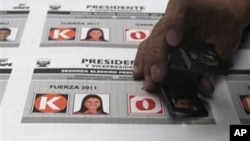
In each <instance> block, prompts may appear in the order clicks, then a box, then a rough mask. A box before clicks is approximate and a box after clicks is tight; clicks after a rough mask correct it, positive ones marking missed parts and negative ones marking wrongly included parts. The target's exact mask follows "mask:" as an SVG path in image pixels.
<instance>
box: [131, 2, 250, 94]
mask: <svg viewBox="0 0 250 141" xmlns="http://www.w3.org/2000/svg"><path fill="white" fill-rule="evenodd" d="M249 24H250V0H239V1H237V0H169V3H168V6H167V8H166V12H165V15H164V17H163V18H162V19H160V20H159V21H158V23H156V25H155V26H154V28H153V30H152V33H151V35H150V36H149V37H148V38H147V39H146V40H144V41H143V42H142V43H141V44H140V45H139V47H138V51H137V54H136V58H135V65H134V78H135V79H136V80H140V79H143V78H144V81H145V83H144V85H145V89H146V90H148V91H153V90H156V89H157V88H158V86H159V85H158V84H159V83H161V82H162V81H163V80H164V79H165V77H166V75H167V68H168V61H167V57H168V53H169V48H171V47H175V46H178V45H179V44H180V43H181V42H182V41H183V39H185V40H189V41H201V42H206V43H212V44H214V45H215V49H216V51H217V52H218V54H219V55H220V56H221V58H222V59H223V60H224V61H228V60H230V58H231V57H232V55H233V54H234V53H235V51H236V50H237V48H238V47H239V44H240V41H241V36H242V32H243V30H244V28H245V27H246V26H247V25H249ZM214 84H215V75H213V74H210V73H205V74H204V75H203V78H202V79H201V82H200V85H199V91H200V92H201V93H202V94H203V95H204V96H208V97H209V96H210V95H211V94H212V93H213V91H214V87H215V86H214Z"/></svg>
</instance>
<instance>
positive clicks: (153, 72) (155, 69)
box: [150, 65, 161, 81]
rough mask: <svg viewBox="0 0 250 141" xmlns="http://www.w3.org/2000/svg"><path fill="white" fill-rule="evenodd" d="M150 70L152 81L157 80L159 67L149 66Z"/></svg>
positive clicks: (158, 78) (159, 73) (159, 72)
mask: <svg viewBox="0 0 250 141" xmlns="http://www.w3.org/2000/svg"><path fill="white" fill-rule="evenodd" d="M150 72H151V77H152V79H153V80H154V81H159V80H160V75H161V71H160V69H159V67H158V66H156V65H153V66H152V67H151V68H150Z"/></svg>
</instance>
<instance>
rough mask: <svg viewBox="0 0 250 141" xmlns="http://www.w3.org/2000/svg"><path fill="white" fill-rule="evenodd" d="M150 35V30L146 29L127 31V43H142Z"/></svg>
mask: <svg viewBox="0 0 250 141" xmlns="http://www.w3.org/2000/svg"><path fill="white" fill-rule="evenodd" d="M149 35H150V32H149V30H146V29H125V37H126V41H136V42H141V41H143V40H145V39H146V38H147V37H148V36H149Z"/></svg>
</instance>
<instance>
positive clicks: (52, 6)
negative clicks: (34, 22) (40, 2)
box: [49, 4, 61, 10]
mask: <svg viewBox="0 0 250 141" xmlns="http://www.w3.org/2000/svg"><path fill="white" fill-rule="evenodd" d="M49 8H50V9H51V10H59V9H60V8H61V5H57V4H53V5H50V6H49Z"/></svg>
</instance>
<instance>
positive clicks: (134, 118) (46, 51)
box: [0, 0, 250, 141]
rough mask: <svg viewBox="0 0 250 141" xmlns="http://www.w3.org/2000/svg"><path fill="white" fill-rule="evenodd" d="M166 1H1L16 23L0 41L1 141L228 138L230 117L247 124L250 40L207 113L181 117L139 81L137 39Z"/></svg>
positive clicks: (5, 19)
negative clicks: (89, 107)
mask: <svg viewBox="0 0 250 141" xmlns="http://www.w3.org/2000/svg"><path fill="white" fill-rule="evenodd" d="M167 3H168V1H167V0H165V1H162V0H161V1H160V0H157V1H145V0H136V1H125V0H120V1H115V0H106V1H102V0H93V1H86V0H75V1H72V0H53V1H51V0H36V1H34V0H22V1H20V0H0V28H3V29H5V30H6V29H8V31H11V32H10V33H9V35H8V36H7V37H6V39H5V40H4V41H0V126H1V127H0V140H3V141H22V140H23V141H27V140H36V141H42V140H61V141H68V140H75V141H82V140H109V141H115V140H117V139H118V140H121V141H127V140H144V141H151V140H155V139H157V140H158V141H164V140H166V139H169V140H194V141H198V140H201V139H202V140H204V141H210V140H220V141H224V140H229V126H230V125H232V124H240V125H241V124H249V123H250V120H249V119H250V114H249V113H250V110H249V109H250V108H249V107H250V98H249V96H250V79H249V70H250V65H249V61H248V60H250V58H249V53H250V49H249V48H250V47H249V44H248V43H245V44H244V45H242V47H241V48H240V49H239V51H238V52H237V54H236V56H235V58H234V61H233V62H234V66H233V68H232V70H231V71H230V73H229V74H228V75H227V76H219V77H218V79H217V81H216V85H215V86H216V89H215V92H214V94H213V97H212V98H211V99H207V98H203V101H204V105H205V107H206V109H207V110H208V117H202V118H183V119H175V118H173V117H171V116H170V115H169V111H168V108H167V105H166V103H165V101H164V100H163V98H162V93H161V92H160V91H156V92H148V91H145V88H144V82H143V80H134V78H133V66H134V58H135V55H136V52H137V49H138V45H139V44H140V43H141V42H142V41H143V40H145V39H147V38H148V37H149V36H150V34H151V33H152V30H153V28H154V26H155V24H156V23H157V22H158V20H159V19H161V18H162V17H163V16H164V13H165V8H166V5H167ZM93 30H95V31H97V32H98V33H99V34H100V33H101V34H102V35H103V36H102V37H101V38H99V39H98V40H96V39H91V38H89V37H88V34H90V31H93ZM245 41H246V42H248V41H249V40H248V39H247V38H246V39H245ZM89 97H92V100H97V99H98V102H96V103H95V104H93V105H94V106H96V105H97V106H98V105H99V107H101V108H100V109H99V110H98V112H97V113H92V111H91V110H88V111H86V107H87V106H86V103H85V100H86V99H87V98H89ZM89 102H91V101H89ZM93 105H92V106H93ZM100 105H101V106H100Z"/></svg>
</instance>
